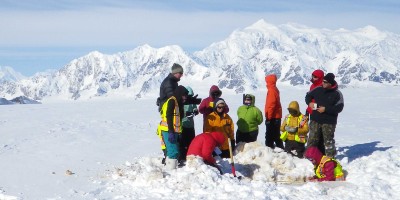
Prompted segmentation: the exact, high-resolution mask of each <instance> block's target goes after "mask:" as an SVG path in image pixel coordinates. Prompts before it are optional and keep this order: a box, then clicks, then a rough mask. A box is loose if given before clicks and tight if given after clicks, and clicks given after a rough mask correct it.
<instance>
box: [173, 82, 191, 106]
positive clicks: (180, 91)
mask: <svg viewBox="0 0 400 200" xmlns="http://www.w3.org/2000/svg"><path fill="white" fill-rule="evenodd" d="M188 93H189V91H188V90H187V89H186V88H185V87H184V86H183V85H179V86H178V87H177V88H176V89H175V91H174V97H175V98H176V99H177V100H178V102H179V103H182V96H187V95H188Z"/></svg>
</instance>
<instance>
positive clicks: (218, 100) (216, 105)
mask: <svg viewBox="0 0 400 200" xmlns="http://www.w3.org/2000/svg"><path fill="white" fill-rule="evenodd" d="M221 103H223V104H224V105H225V106H226V102H225V100H224V99H223V98H216V99H214V108H213V110H214V111H217V107H218V104H221ZM223 112H225V109H223Z"/></svg>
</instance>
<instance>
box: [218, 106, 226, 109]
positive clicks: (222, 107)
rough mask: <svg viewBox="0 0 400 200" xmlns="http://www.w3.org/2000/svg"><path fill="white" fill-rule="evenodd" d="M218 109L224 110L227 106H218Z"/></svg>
mask: <svg viewBox="0 0 400 200" xmlns="http://www.w3.org/2000/svg"><path fill="white" fill-rule="evenodd" d="M217 108H218V109H224V108H225V106H217Z"/></svg>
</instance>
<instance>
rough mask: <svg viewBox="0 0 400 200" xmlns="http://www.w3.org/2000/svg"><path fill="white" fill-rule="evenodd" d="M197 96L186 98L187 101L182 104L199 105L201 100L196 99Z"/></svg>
mask: <svg viewBox="0 0 400 200" xmlns="http://www.w3.org/2000/svg"><path fill="white" fill-rule="evenodd" d="M197 96H198V95H197V94H196V95H194V96H187V99H186V101H185V103H184V104H196V105H199V104H200V103H201V98H197Z"/></svg>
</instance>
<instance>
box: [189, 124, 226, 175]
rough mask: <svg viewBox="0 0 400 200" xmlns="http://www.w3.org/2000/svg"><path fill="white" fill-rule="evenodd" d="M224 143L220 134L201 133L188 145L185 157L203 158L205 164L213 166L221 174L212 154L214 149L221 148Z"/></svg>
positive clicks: (223, 137)
mask: <svg viewBox="0 0 400 200" xmlns="http://www.w3.org/2000/svg"><path fill="white" fill-rule="evenodd" d="M224 142H225V135H224V134H223V133H221V132H210V133H202V134H199V135H197V136H196V137H195V138H194V139H193V140H192V143H190V146H189V149H188V152H187V155H188V156H190V155H193V156H199V157H201V158H203V161H204V163H205V164H207V165H210V166H213V167H215V168H217V169H218V171H219V172H220V173H221V174H222V171H221V169H220V168H219V167H218V165H217V163H216V161H215V159H214V158H213V156H212V153H213V151H214V149H215V147H218V146H221V145H222V144H223V143H224Z"/></svg>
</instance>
